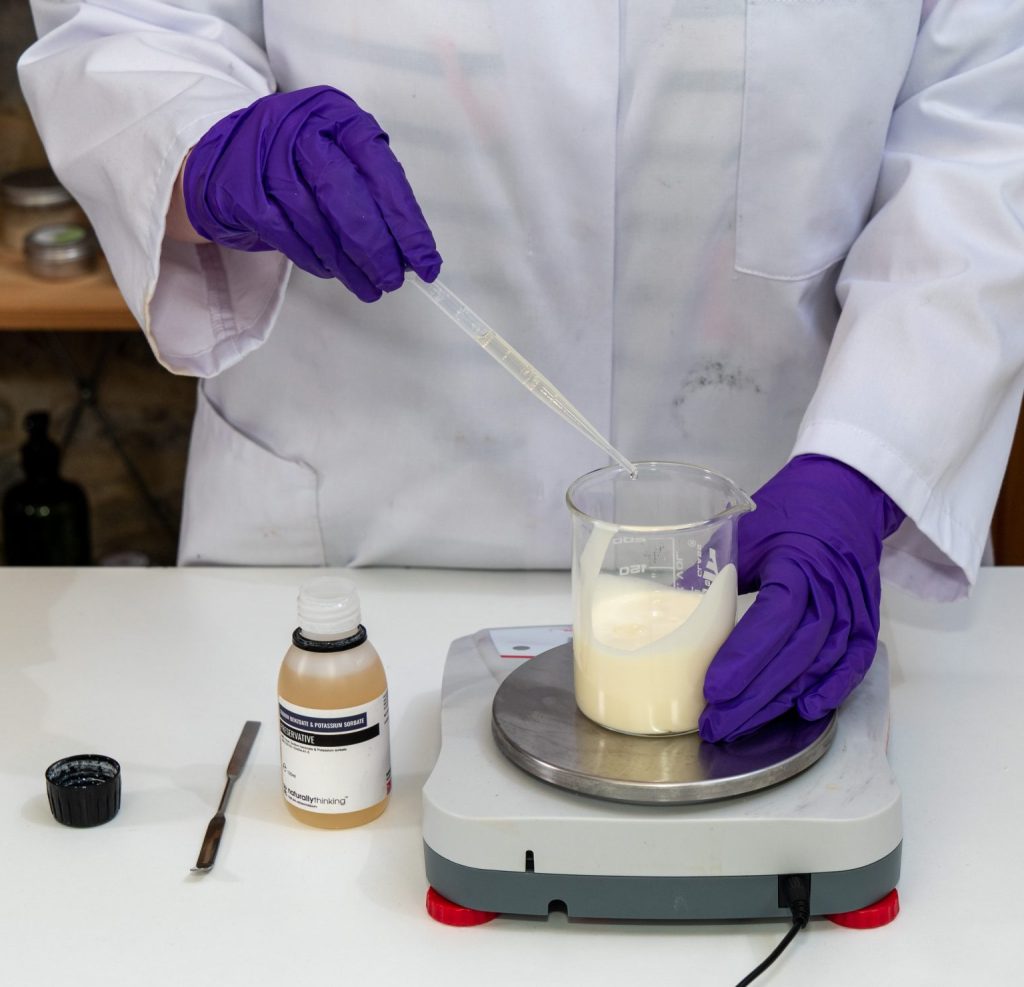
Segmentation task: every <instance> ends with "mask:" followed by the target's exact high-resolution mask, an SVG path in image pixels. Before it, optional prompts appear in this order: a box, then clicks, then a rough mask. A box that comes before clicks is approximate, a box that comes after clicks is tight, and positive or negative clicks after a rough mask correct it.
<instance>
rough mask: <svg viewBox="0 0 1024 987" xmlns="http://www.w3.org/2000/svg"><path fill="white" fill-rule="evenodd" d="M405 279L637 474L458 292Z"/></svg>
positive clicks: (436, 283)
mask: <svg viewBox="0 0 1024 987" xmlns="http://www.w3.org/2000/svg"><path fill="white" fill-rule="evenodd" d="M406 280H407V281H411V282H412V283H413V284H414V285H416V287H417V288H419V289H420V291H422V292H423V294H425V295H426V296H427V298H429V299H430V300H431V301H432V302H433V303H434V304H435V305H436V306H437V307H438V308H439V309H440V310H441V311H442V312H444V314H445V315H447V316H448V318H449V319H451V320H452V322H454V323H455V324H456V325H457V326H458V327H459V328H460V329H461V330H462V331H463V332H464V333H466V335H467V336H469V337H470V338H471V339H472V340H474V341H475V342H476V343H478V344H479V345H480V346H481V347H482V348H483V349H484V351H485V352H487V353H489V354H490V355H491V356H492V357H493V358H494V359H495V360H497V361H498V363H499V364H501V366H502V367H504V368H505V369H506V370H507V371H508V372H509V373H510V374H511V375H512V376H513V377H515V378H516V380H518V381H519V383H520V384H522V385H523V387H525V388H526V389H527V390H528V391H530V392H531V393H532V394H533V396H534V397H536V398H538V399H540V400H541V401H543V402H544V403H545V404H546V405H547V406H548V407H549V408H551V410H552V411H556V412H557V413H558V414H559V415H561V416H562V418H564V419H565V420H566V421H567V422H568V423H569V424H570V425H572V426H573V427H574V428H576V429H578V430H579V431H580V432H582V433H583V434H584V435H585V436H586V437H587V438H588V439H590V441H591V442H593V443H594V444H595V445H596V446H598V447H599V448H600V449H602V450H603V451H604V452H606V453H607V454H608V455H609V456H611V458H612V459H614V460H615V461H616V462H617V463H618V464H619V465H620V466H622V467H624V468H625V469H626V470H628V471H629V475H630V476H633V477H635V476H636V467H635V466H634V465H633V464H632V463H631V462H630V461H629V460H628V459H626V457H625V456H623V455H622V453H621V452H619V450H618V449H616V448H615V447H614V446H613V445H612V444H611V443H610V442H609V441H608V440H607V439H606V438H605V437H604V436H603V435H602V434H601V433H600V432H599V431H598V430H597V429H596V428H594V426H593V425H591V424H590V422H589V421H588V420H587V419H586V418H585V417H584V416H583V415H582V414H581V413H580V411H579V410H578V409H577V408H576V407H575V405H573V404H572V403H571V402H570V401H569V400H568V399H567V398H566V397H565V395H564V394H562V392H561V391H559V390H558V388H557V387H555V385H554V384H552V383H551V381H550V380H548V379H547V377H545V376H544V375H543V374H542V373H541V372H540V371H539V370H538V369H537V368H536V367H535V366H534V365H533V364H532V363H530V361H529V360H527V359H526V358H525V357H524V356H523V355H522V354H521V353H519V351H518V350H516V349H515V348H514V347H513V346H511V345H510V344H509V343H507V342H506V341H505V340H504V339H503V338H502V337H501V336H500V335H499V334H498V333H497V332H496V331H495V330H494V329H492V328H491V327H490V326H489V325H488V324H487V323H486V322H484V320H483V319H481V318H480V316H479V315H477V314H476V312H474V311H473V310H472V309H471V308H470V307H469V306H468V305H467V304H466V303H465V302H464V301H462V299H461V298H459V296H458V295H456V294H455V293H454V292H453V291H451V290H450V289H449V288H447V287H445V285H443V284H442V283H441V282H440V281H433V282H431V283H430V284H428V283H427V282H425V281H422V280H421V279H420V278H419V277H417V276H416V275H415V274H413V273H412V272H411V271H410V272H408V273H407V275H406Z"/></svg>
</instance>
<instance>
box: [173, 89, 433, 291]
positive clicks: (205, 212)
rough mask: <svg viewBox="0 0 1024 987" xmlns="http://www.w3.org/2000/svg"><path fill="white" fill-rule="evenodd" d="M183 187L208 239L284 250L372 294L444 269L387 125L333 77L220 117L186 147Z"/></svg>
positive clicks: (308, 267)
mask: <svg viewBox="0 0 1024 987" xmlns="http://www.w3.org/2000/svg"><path fill="white" fill-rule="evenodd" d="M254 165H255V166H254ZM182 191H183V195H184V204H185V208H186V211H187V213H188V218H189V220H190V221H191V223H192V226H193V227H194V229H195V230H196V232H197V233H199V234H200V235H201V236H203V237H205V238H206V239H208V240H212V241H214V242H216V243H219V244H222V245H223V246H226V247H233V248H234V249H236V250H247V251H255V250H279V251H280V252H281V253H283V254H285V255H286V256H287V257H288V258H290V259H291V260H292V261H293V262H294V263H295V264H297V265H298V266H299V267H301V268H302V269H303V270H305V271H309V273H310V274H315V275H316V276H317V277H321V278H337V279H338V280H339V281H341V282H342V284H344V285H345V287H346V288H348V289H349V290H350V291H351V292H352V293H353V294H355V295H356V296H357V297H358V298H360V299H362V300H363V301H364V302H372V301H376V300H377V299H378V298H380V296H381V294H382V292H385V291H394V290H395V289H396V288H398V287H400V286H401V285H402V282H403V280H404V277H405V269H406V268H411V269H412V270H414V271H415V272H416V273H417V274H418V275H419V276H420V277H421V278H423V280H424V281H433V280H434V278H436V277H437V274H438V272H439V271H440V269H441V256H440V254H438V252H437V249H436V247H435V244H434V237H433V234H432V233H431V232H430V228H429V227H428V226H427V221H426V220H425V219H424V217H423V213H422V211H421V210H420V207H419V205H418V204H417V202H416V198H415V196H414V195H413V192H412V189H411V188H410V187H409V183H408V181H407V180H406V177H405V172H404V171H403V169H402V166H401V164H399V162H398V159H397V158H396V157H395V155H394V154H393V153H392V151H391V149H390V147H389V146H388V137H387V134H385V133H384V131H383V130H382V129H381V128H380V125H379V124H378V123H377V121H376V120H374V118H373V117H372V116H371V115H370V114H369V113H367V112H366V111H365V110H363V109H361V108H360V107H359V106H358V105H356V103H355V102H354V101H353V100H352V99H350V98H349V97H348V96H346V95H345V94H344V93H342V92H339V91H338V90H337V89H332V88H331V87H330V86H314V87H312V88H310V89H301V90H298V91H296V92H290V93H274V94H273V95H270V96H264V97H263V98H262V99H258V100H256V102H255V103H253V104H251V105H250V106H248V107H246V108H245V109H243V110H239V111H238V112H236V113H232V114H230V115H229V116H227V117H225V118H224V119H223V120H220V121H219V122H218V123H216V124H215V125H214V126H213V127H212V128H211V129H210V130H209V131H207V133H206V134H205V135H204V136H203V137H202V139H201V140H200V141H199V142H198V143H197V144H196V145H195V147H194V148H193V149H192V151H191V153H190V154H189V157H188V160H187V162H186V164H185V169H184V175H183V182H182Z"/></svg>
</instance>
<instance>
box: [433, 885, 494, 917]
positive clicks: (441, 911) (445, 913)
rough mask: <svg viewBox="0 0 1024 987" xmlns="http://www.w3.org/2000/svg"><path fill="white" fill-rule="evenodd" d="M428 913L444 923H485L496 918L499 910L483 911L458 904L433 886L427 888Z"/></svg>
mask: <svg viewBox="0 0 1024 987" xmlns="http://www.w3.org/2000/svg"><path fill="white" fill-rule="evenodd" d="M427 914H428V915H429V916H430V917H431V918H432V919H434V920H435V921H437V922H440V923H441V924H442V925H458V926H468V925H483V924H484V923H485V922H490V921H491V920H492V919H496V918H497V917H498V915H499V913H498V912H481V911H479V910H478V909H476V908H466V906H465V905H457V904H455V902H454V901H449V900H448V899H447V898H445V897H444V896H442V895H439V894H438V893H437V892H436V891H435V890H434V889H433V888H427Z"/></svg>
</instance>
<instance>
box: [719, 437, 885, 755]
mask: <svg viewBox="0 0 1024 987" xmlns="http://www.w3.org/2000/svg"><path fill="white" fill-rule="evenodd" d="M753 500H754V503H755V504H756V505H757V510H755V511H753V512H752V513H750V514H747V515H745V516H744V517H742V518H741V519H740V521H739V536H738V537H739V552H738V568H739V588H740V592H741V593H749V592H753V591H754V590H757V591H758V597H757V600H756V601H755V602H754V604H753V605H752V606H751V608H750V610H748V611H747V613H746V614H744V616H743V617H742V618H741V619H740V621H739V623H738V624H737V625H736V628H735V630H734V631H733V632H732V634H731V635H730V636H729V638H728V639H727V640H726V642H725V644H723V645H722V647H721V648H720V649H719V651H718V654H717V655H716V656H715V658H714V660H713V661H712V662H711V666H710V667H709V668H708V672H707V676H706V678H705V680H704V695H705V698H706V699H707V701H708V705H707V708H706V709H705V710H704V712H703V714H702V715H701V719H700V735H701V737H702V738H703V739H705V740H712V741H717V740H731V739H734V738H736V737H739V736H742V735H743V734H746V733H749V732H751V731H752V730H754V729H756V728H757V727H758V726H760V725H762V724H764V723H767V722H768V721H769V720H771V719H774V718H775V717H776V716H780V715H781V714H783V713H785V712H786V711H787V710H789V709H791V708H792V707H796V709H797V711H798V712H799V713H800V715H801V716H802V717H803V718H804V719H807V720H814V719H818V718H819V717H822V716H824V715H825V714H826V713H828V712H829V711H830V710H833V709H836V708H837V707H838V706H839V705H840V703H842V701H843V700H844V699H845V698H846V697H847V696H848V695H849V694H850V693H851V692H852V691H853V689H854V688H855V687H856V686H857V684H858V683H859V682H860V681H861V679H863V678H864V675H865V673H866V672H867V670H868V668H869V666H870V665H871V662H872V659H873V658H874V656H875V650H876V648H877V646H878V620H879V618H878V610H879V601H880V597H881V582H880V579H879V574H878V563H879V559H880V557H881V554H882V541H883V540H884V539H885V538H887V537H888V536H889V535H891V534H892V533H893V532H894V531H895V530H896V529H897V528H898V527H899V526H900V524H901V523H902V521H903V518H904V514H903V511H901V510H900V509H899V507H897V506H896V504H894V503H893V501H892V500H891V499H890V498H889V497H888V496H887V495H886V494H885V493H884V492H883V491H882V490H880V489H879V488H878V487H877V486H875V484H874V483H872V482H871V481H870V480H868V479H867V478H866V477H864V476H862V475H861V474H860V473H858V472H857V471H856V470H854V469H851V468H850V467H849V466H846V465H844V464H843V463H840V462H837V461H836V460H834V459H829V458H828V457H825V456H798V457H797V458H795V459H793V460H791V461H790V462H789V463H788V464H787V465H786V466H784V467H783V468H782V469H781V470H780V471H779V472H778V473H777V474H776V475H775V476H774V477H773V478H772V479H771V480H769V481H768V483H766V484H765V485H764V486H763V487H762V488H761V489H760V490H759V491H758V492H757V493H755V494H754V496H753Z"/></svg>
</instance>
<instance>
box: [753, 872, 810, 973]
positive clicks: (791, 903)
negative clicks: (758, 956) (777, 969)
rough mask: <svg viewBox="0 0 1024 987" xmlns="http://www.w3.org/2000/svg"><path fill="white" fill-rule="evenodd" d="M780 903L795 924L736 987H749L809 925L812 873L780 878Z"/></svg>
mask: <svg viewBox="0 0 1024 987" xmlns="http://www.w3.org/2000/svg"><path fill="white" fill-rule="evenodd" d="M779 905H780V906H781V907H785V908H788V909H789V911H790V914H791V915H792V916H793V925H792V926H791V927H790V929H789V932H787V933H786V935H785V936H784V938H783V940H782V942H780V943H779V944H778V946H776V947H775V948H774V949H773V950H772V951H771V954H770V955H769V956H767V957H766V958H765V959H764V961H763V962H762V963H760V964H759V965H758V966H757V967H756V968H755V969H753V970H751V971H750V973H748V974H747V975H746V976H745V977H744V978H743V979H742V980H741V981H740V982H739V983H738V984H737V985H736V987H747V984H752V983H753V982H754V981H755V980H756V979H757V978H758V977H760V976H761V974H762V973H764V971H765V970H767V969H768V967H770V966H771V965H772V964H773V963H774V962H775V961H776V960H777V959H778V958H779V956H780V955H782V951H783V950H784V949H785V948H786V947H787V946H788V945H789V944H790V943H791V942H792V941H793V940H794V939H795V938H796V934H797V933H798V932H799V931H800V930H801V929H802V928H804V926H806V925H807V921H808V919H809V918H810V917H811V876H810V874H786V875H785V876H784V877H780V878H779Z"/></svg>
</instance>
